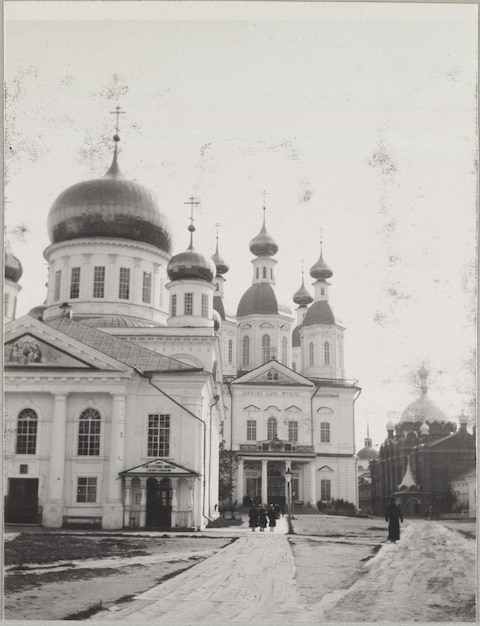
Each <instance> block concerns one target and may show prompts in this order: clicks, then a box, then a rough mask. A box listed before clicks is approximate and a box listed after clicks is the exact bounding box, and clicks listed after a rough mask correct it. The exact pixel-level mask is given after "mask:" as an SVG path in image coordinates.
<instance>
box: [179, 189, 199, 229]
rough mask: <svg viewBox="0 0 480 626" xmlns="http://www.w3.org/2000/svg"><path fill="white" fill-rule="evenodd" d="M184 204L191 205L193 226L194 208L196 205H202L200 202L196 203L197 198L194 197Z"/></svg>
mask: <svg viewBox="0 0 480 626" xmlns="http://www.w3.org/2000/svg"><path fill="white" fill-rule="evenodd" d="M183 204H189V205H190V222H191V224H192V226H193V221H194V220H193V207H194V205H198V204H200V202H196V201H195V197H194V196H190V198H189V199H188V202H184V203H183Z"/></svg>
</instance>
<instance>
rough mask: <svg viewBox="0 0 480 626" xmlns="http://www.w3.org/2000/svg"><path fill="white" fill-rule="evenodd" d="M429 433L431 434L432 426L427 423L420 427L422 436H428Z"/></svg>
mask: <svg viewBox="0 0 480 626" xmlns="http://www.w3.org/2000/svg"><path fill="white" fill-rule="evenodd" d="M429 432H430V426H429V425H428V424H427V422H423V424H422V425H421V426H420V434H421V435H428V434H429Z"/></svg>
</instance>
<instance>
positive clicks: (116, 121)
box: [110, 106, 125, 141]
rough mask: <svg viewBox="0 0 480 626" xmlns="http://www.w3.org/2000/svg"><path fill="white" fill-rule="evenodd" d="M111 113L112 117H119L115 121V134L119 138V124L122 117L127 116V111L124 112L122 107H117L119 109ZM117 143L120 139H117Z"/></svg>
mask: <svg viewBox="0 0 480 626" xmlns="http://www.w3.org/2000/svg"><path fill="white" fill-rule="evenodd" d="M110 113H111V114H112V115H116V116H117V119H116V120H115V133H116V137H118V133H119V131H120V128H119V126H118V122H119V120H120V115H124V114H125V111H122V110H121V109H120V107H119V106H117V107H115V111H110ZM115 141H119V139H115Z"/></svg>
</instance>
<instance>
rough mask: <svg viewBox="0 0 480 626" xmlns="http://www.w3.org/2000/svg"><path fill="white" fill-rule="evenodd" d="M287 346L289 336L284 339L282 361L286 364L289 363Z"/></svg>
mask: <svg viewBox="0 0 480 626" xmlns="http://www.w3.org/2000/svg"><path fill="white" fill-rule="evenodd" d="M287 347H288V342H287V338H286V337H284V338H283V339H282V363H283V364H284V365H286V364H287Z"/></svg>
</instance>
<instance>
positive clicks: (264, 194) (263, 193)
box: [262, 189, 267, 210]
mask: <svg viewBox="0 0 480 626" xmlns="http://www.w3.org/2000/svg"><path fill="white" fill-rule="evenodd" d="M262 195H263V210H265V196H266V195H267V192H266V191H265V189H264V190H263V191H262Z"/></svg>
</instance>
